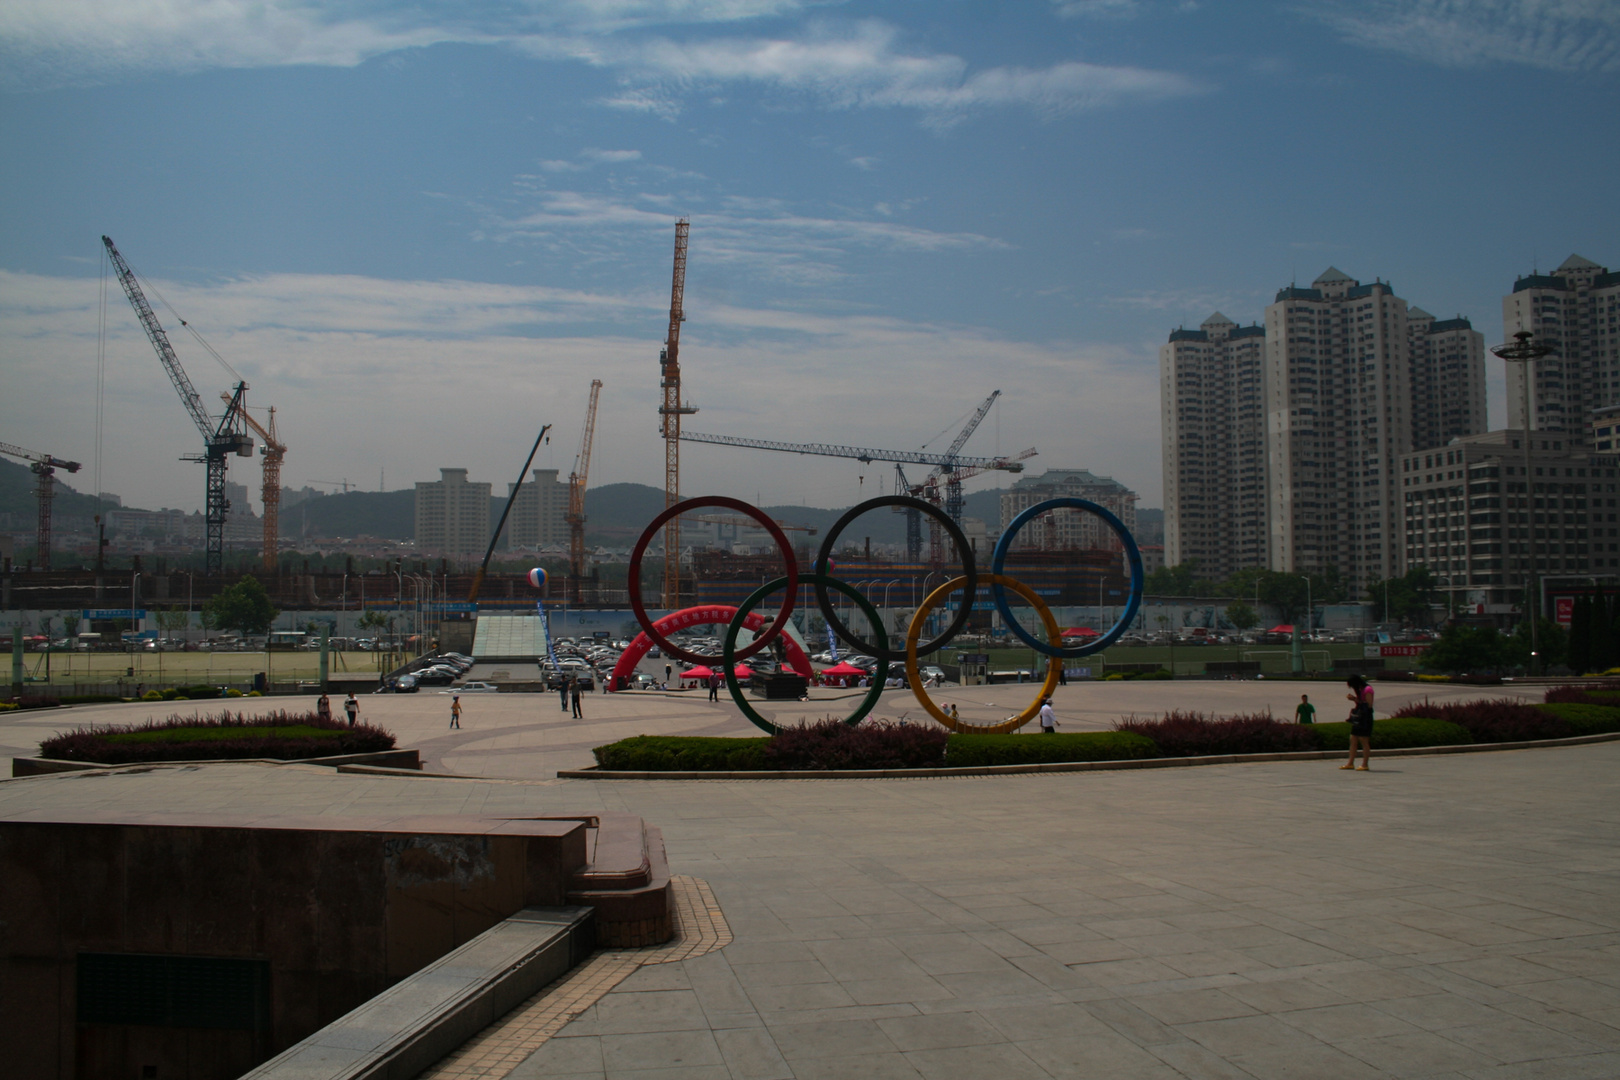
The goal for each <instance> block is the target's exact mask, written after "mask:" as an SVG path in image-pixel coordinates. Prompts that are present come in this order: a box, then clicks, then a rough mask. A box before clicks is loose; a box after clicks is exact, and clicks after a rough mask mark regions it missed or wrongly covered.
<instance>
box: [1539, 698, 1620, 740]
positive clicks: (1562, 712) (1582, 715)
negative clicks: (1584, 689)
mask: <svg viewBox="0 0 1620 1080" xmlns="http://www.w3.org/2000/svg"><path fill="white" fill-rule="evenodd" d="M1535 707H1536V708H1538V709H1540V710H1542V711H1543V712H1548V713H1551V714H1552V715H1554V716H1556V717H1558V718H1559V719H1560V720H1563V721H1564V722H1565V723H1566V724H1568V725H1569V728H1570V731H1569V733H1570V734H1571V735H1603V734H1607V733H1608V732H1611V731H1620V708H1615V707H1614V706H1612V705H1587V704H1584V703H1582V702H1578V701H1571V702H1562V701H1555V702H1550V703H1548V704H1546V705H1537V706H1535Z"/></svg>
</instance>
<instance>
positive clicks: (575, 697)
mask: <svg viewBox="0 0 1620 1080" xmlns="http://www.w3.org/2000/svg"><path fill="white" fill-rule="evenodd" d="M579 698H580V689H579V679H578V678H575V679H572V680H570V681H569V683H568V700H569V701H570V702H571V703H572V704H573V706H574V718H575V719H576V720H583V719H584V718H585V714H584V713H582V712H580V711H579Z"/></svg>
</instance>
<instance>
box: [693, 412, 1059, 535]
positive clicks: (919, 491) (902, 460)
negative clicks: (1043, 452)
mask: <svg viewBox="0 0 1620 1080" xmlns="http://www.w3.org/2000/svg"><path fill="white" fill-rule="evenodd" d="M981 419H982V417H981ZM968 434H972V432H971V431H969V432H968ZM681 438H682V439H684V440H685V441H687V442H701V443H713V444H715V445H718V446H741V447H745V448H747V449H751V450H775V451H778V452H780V453H785V454H809V455H813V456H817V457H840V458H853V459H854V460H856V461H861V462H868V463H870V462H873V461H890V462H894V464H895V474H896V478H897V480H898V482H899V488H900V489H902V490H904V491H905V492H906V493H907V494H910V495H916V496H919V497H924V498H927V497H928V495H927V492H928V491H929V490H930V489H932V490H933V491H934V495H933V497H932V498H930V499H929V501H930V502H934V503H938V502H939V501H940V499H939V495H938V479H937V475H935V476H930V477H929V480H928V481H925V482H924V483H922V484H912V483H911V482H909V481H908V480H907V479H906V474H905V473H904V471H902V468H901V467H902V466H905V465H934V466H937V467H939V468H940V469H941V470H943V469H944V468H945V467H947V466H948V467H949V468H950V469H951V471H952V472H954V473H956V474H958V478H959V480H960V479H965V478H967V477H969V476H977V475H978V474H979V473H982V472H991V471H999V472H1023V471H1024V466H1023V464H1022V463H1023V461H1024V460H1025V459H1026V458H1032V457H1034V456H1035V449H1034V447H1031V448H1030V449H1028V450H1024V451H1022V452H1021V453H1017V454H1013V455H1010V456H1006V457H993V458H984V457H962V456H961V455H960V454H959V453H954V452H953V453H947V454H931V453H929V452H928V451H926V450H874V449H871V448H868V447H864V446H842V445H838V444H835V443H790V442H778V441H776V440H773V439H746V438H741V437H739V436H736V435H706V434H703V433H701V432H696V431H683V432H681ZM962 441H963V442H966V441H967V440H966V439H965V438H964V439H962ZM954 449H955V450H957V451H959V450H961V446H960V445H957V446H955V447H954ZM957 514H958V520H959V517H960V514H961V506H960V504H958V506H957ZM931 546H932V547H935V548H937V547H938V544H937V542H936V543H934V544H933V545H931ZM906 554H907V557H908V558H909V559H911V561H913V562H916V561H917V560H918V559H920V558H921V557H922V528H921V521H920V519H919V518H914V517H912V516H911V515H909V514H908V515H907V519H906ZM936 561H938V560H937V559H936Z"/></svg>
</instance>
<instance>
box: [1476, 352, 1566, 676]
mask: <svg viewBox="0 0 1620 1080" xmlns="http://www.w3.org/2000/svg"><path fill="white" fill-rule="evenodd" d="M1534 338H1535V334H1533V333H1531V332H1530V331H1529V330H1520V331H1518V332H1517V333H1515V334H1514V335H1513V343H1512V344H1509V345H1497V346H1494V347H1492V349H1491V352H1492V353H1493V354H1495V355H1496V356H1499V357H1501V358H1502V359H1503V360H1505V361H1507V362H1508V363H1510V364H1522V365H1523V367H1522V368H1521V369H1520V370H1521V372H1522V373H1523V376H1524V378H1523V382H1522V383H1521V385H1520V389H1522V390H1523V391H1524V400H1523V406H1524V466H1523V468H1524V520H1525V525H1526V526H1527V527H1526V529H1525V534H1524V535H1525V545H1524V552H1525V573H1524V608H1525V614H1526V615H1527V616H1528V617H1529V619H1530V670H1531V673H1532V674H1533V673H1535V670H1536V666H1537V664H1538V663H1539V657H1540V655H1541V632H1540V628H1539V627H1538V626H1537V625H1536V624H1537V623H1539V622H1540V621H1541V589H1540V585H1539V583H1538V582H1537V580H1536V497H1535V488H1534V486H1533V485H1532V484H1531V482H1530V431H1531V427H1530V422H1531V413H1530V379H1531V376H1532V375H1533V374H1534V371H1535V369H1534V368H1532V367H1531V366H1530V365H1531V364H1533V363H1535V362H1536V361H1537V360H1540V359H1541V358H1542V357H1544V356H1551V355H1552V354H1553V353H1555V352H1557V351H1558V349H1557V348H1556V347H1555V346H1553V345H1549V344H1548V343H1546V342H1543V341H1535V340H1533V339H1534Z"/></svg>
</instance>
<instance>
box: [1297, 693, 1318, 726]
mask: <svg viewBox="0 0 1620 1080" xmlns="http://www.w3.org/2000/svg"><path fill="white" fill-rule="evenodd" d="M1294 723H1296V724H1314V723H1316V706H1315V705H1312V704H1311V696H1310V695H1309V694H1301V695H1299V704H1298V705H1295V706H1294Z"/></svg>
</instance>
